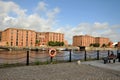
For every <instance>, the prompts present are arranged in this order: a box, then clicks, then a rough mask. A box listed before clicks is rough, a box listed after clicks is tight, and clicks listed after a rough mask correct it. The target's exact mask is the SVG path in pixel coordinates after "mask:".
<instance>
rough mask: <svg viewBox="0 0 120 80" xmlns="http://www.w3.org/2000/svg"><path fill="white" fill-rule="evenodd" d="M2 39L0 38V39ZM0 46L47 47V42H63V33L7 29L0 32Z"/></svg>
mask: <svg viewBox="0 0 120 80" xmlns="http://www.w3.org/2000/svg"><path fill="white" fill-rule="evenodd" d="M1 37H2V38H1ZM0 40H1V41H0V46H17V47H34V46H41V45H48V42H49V41H54V42H55V41H57V42H65V43H67V41H65V40H64V34H63V33H55V32H35V31H33V30H26V29H17V28H7V29H5V30H4V31H2V32H0Z"/></svg>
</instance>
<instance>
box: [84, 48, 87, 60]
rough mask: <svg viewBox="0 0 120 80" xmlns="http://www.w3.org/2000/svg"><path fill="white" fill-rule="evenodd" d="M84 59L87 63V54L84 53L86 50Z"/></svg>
mask: <svg viewBox="0 0 120 80" xmlns="http://www.w3.org/2000/svg"><path fill="white" fill-rule="evenodd" d="M84 59H85V61H87V53H86V50H85V56H84Z"/></svg>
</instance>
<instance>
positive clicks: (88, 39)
mask: <svg viewBox="0 0 120 80" xmlns="http://www.w3.org/2000/svg"><path fill="white" fill-rule="evenodd" d="M110 42H111V41H110V40H109V38H104V37H93V36H89V35H76V36H73V46H85V47H89V46H90V44H94V43H99V44H100V46H102V45H103V44H106V45H107V44H109V43H110Z"/></svg>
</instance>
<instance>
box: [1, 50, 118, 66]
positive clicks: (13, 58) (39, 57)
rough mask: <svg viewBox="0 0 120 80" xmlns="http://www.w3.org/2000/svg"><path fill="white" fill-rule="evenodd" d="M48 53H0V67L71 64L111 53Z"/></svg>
mask: <svg viewBox="0 0 120 80" xmlns="http://www.w3.org/2000/svg"><path fill="white" fill-rule="evenodd" d="M113 52H114V54H115V55H118V54H120V53H119V51H118V50H116V51H113ZM48 53H49V52H48V51H46V52H44V54H40V53H39V51H38V52H36V53H35V52H34V51H26V52H25V53H15V54H14V53H9V54H5V53H2V54H1V53H0V66H1V65H4V64H16V63H19V64H25V65H29V64H32V63H36V64H40V63H51V62H53V63H54V62H57V63H58V62H72V61H76V60H82V61H87V60H99V59H102V58H103V57H107V56H108V55H109V54H110V53H111V51H110V50H104V51H99V50H95V51H72V50H69V51H57V55H56V56H55V57H52V58H51V57H50V56H49V54H48Z"/></svg>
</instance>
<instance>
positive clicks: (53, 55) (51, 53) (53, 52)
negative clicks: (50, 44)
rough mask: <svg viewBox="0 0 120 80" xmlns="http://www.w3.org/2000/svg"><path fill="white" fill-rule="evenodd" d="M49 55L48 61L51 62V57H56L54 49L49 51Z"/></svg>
mask: <svg viewBox="0 0 120 80" xmlns="http://www.w3.org/2000/svg"><path fill="white" fill-rule="evenodd" d="M49 55H50V61H51V62H53V57H55V56H56V49H54V48H51V49H50V50H49Z"/></svg>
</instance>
